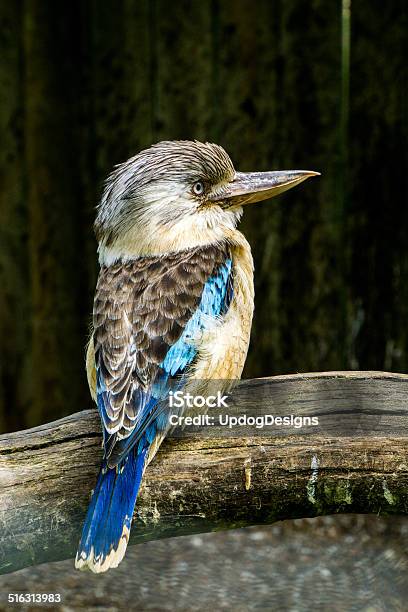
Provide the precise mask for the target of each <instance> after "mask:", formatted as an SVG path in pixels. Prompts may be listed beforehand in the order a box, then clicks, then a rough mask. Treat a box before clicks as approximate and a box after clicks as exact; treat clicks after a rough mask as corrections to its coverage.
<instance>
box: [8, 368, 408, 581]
mask: <svg viewBox="0 0 408 612" xmlns="http://www.w3.org/2000/svg"><path fill="white" fill-rule="evenodd" d="M407 402H408V376H406V375H403V374H388V373H384V372H328V373H316V374H296V375H289V376H275V377H272V378H265V379H255V380H249V381H245V382H243V383H241V384H240V385H239V386H238V387H237V389H236V390H235V391H234V393H233V396H232V407H231V408H230V410H229V414H230V415H242V414H247V415H255V416H259V415H263V414H272V415H275V416H276V415H281V416H285V415H291V414H293V415H296V416H318V419H319V426H309V427H303V428H299V429H295V428H294V427H293V426H292V427H283V426H275V427H268V428H264V429H257V428H256V427H255V426H252V427H249V426H247V427H244V426H243V427H235V428H233V429H231V430H228V428H226V427H219V426H214V427H213V428H211V436H210V435H207V436H206V437H204V436H203V435H200V433H195V434H190V435H189V436H187V437H186V436H184V437H181V438H180V437H179V438H178V437H173V438H171V439H168V440H166V441H165V442H164V443H163V445H162V447H161V449H160V451H159V453H158V455H157V456H156V458H155V460H154V461H153V462H152V464H151V465H150V466H149V467H148V469H147V471H146V475H145V478H144V483H143V485H142V488H141V491H140V495H139V499H138V503H137V508H136V513H135V519H134V526H133V531H132V538H131V542H132V543H133V544H135V543H138V542H142V541H146V540H155V539H159V538H166V537H171V536H176V535H185V534H192V533H203V532H208V531H213V530H219V529H229V528H234V527H244V526H246V525H256V524H263V523H272V522H274V521H277V520H282V519H291V518H298V517H311V516H318V515H324V514H333V513H337V512H357V513H376V514H378V513H393V514H407V513H408V443H407V442H408V418H407V414H408V412H407ZM184 433H185V434H186V430H185V431H184ZM238 436H239V437H238ZM100 456H101V436H100V426H99V417H98V415H97V412H96V411H93V410H88V411H85V412H80V413H77V414H73V415H71V416H69V417H66V418H64V419H61V420H59V421H56V422H54V423H48V424H46V425H42V426H40V427H36V428H34V429H30V430H27V431H22V432H17V433H12V434H6V435H3V436H1V437H0V534H1V540H0V573H7V572H11V571H15V570H17V569H20V568H22V567H27V566H30V565H36V564H39V563H44V562H49V561H56V560H61V559H67V558H69V557H73V556H74V554H75V550H76V546H77V543H78V540H79V536H80V530H81V527H82V521H83V518H84V515H85V511H86V508H87V504H88V501H89V496H90V491H91V489H92V487H93V486H94V483H95V478H96V474H97V471H98V465H99V461H100Z"/></svg>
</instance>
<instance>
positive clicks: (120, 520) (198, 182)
mask: <svg viewBox="0 0 408 612" xmlns="http://www.w3.org/2000/svg"><path fill="white" fill-rule="evenodd" d="M318 174H319V173H318V172H314V171H308V170H285V171H270V172H238V171H236V170H235V168H234V165H233V163H232V161H231V158H230V157H229V155H228V154H227V152H226V151H225V150H224V148H222V147H221V146H220V145H217V144H213V143H208V142H198V141H196V140H194V141H189V140H178V141H177V140H173V141H171V140H169V141H163V142H159V143H157V144H153V145H152V146H150V147H149V148H147V149H144V150H142V151H140V152H139V153H138V154H137V155H135V156H134V157H131V158H130V159H129V160H127V161H125V162H124V163H122V164H119V165H117V166H116V167H115V168H114V170H113V172H112V173H111V174H110V175H109V176H108V178H107V179H106V182H105V184H104V189H103V193H102V197H101V200H100V203H99V204H98V206H97V213H96V219H95V224H94V229H95V234H96V238H97V241H98V254H99V264H100V271H99V276H98V280H97V286H96V290H95V298H94V306H93V317H92V328H93V331H92V334H91V338H90V341H89V343H88V348H87V353H86V370H87V378H88V384H89V388H90V392H91V396H92V398H93V400H94V401H95V402H96V404H97V408H98V411H99V415H100V419H101V426H102V433H103V440H102V446H103V456H102V459H101V467H100V471H99V475H98V477H97V482H96V485H95V488H94V490H93V493H92V497H91V501H90V503H89V507H88V511H87V515H86V518H85V522H84V525H83V530H82V536H81V539H80V543H79V546H78V551H77V554H76V558H75V567H76V568H78V569H80V570H84V569H88V570H91V571H92V572H94V573H100V572H105V571H107V570H109V569H110V568H115V567H117V566H118V565H119V563H120V562H121V561H122V559H123V557H124V555H125V551H126V547H127V544H128V541H129V534H130V529H131V523H132V517H133V514H134V509H135V504H136V498H137V495H138V491H139V488H140V484H141V482H142V478H143V475H144V472H145V470H146V467H147V466H148V464H149V463H150V462H151V461H152V459H153V457H154V456H155V454H156V452H157V450H158V448H159V446H160V444H161V442H162V441H163V439H164V438H165V436H166V435H167V434H168V432H169V431H170V429H171V427H170V424H169V410H168V409H166V398H168V396H169V393H170V390H171V389H174V388H177V389H181V390H183V391H188V390H190V389H197V385H198V387H199V388H200V389H201V390H202V391H204V392H205V390H206V384H207V382H206V381H208V384H209V381H215V380H216V381H218V382H219V384H220V385H221V387H222V389H223V390H224V389H226V390H230V389H231V388H232V386H233V384H234V383H235V382H236V381H238V380H239V379H240V377H241V374H242V370H243V367H244V363H245V359H246V355H247V351H248V345H249V339H250V332H251V325H252V317H253V310H254V281H253V274H254V265H253V258H252V254H251V248H250V245H249V243H248V242H247V240H246V238H245V237H244V235H243V234H242V233H241V232H240V231H239V230H238V229H237V224H238V222H239V220H240V218H241V215H242V212H243V208H244V207H246V206H248V205H251V204H253V203H256V202H260V201H262V200H267V199H270V198H272V197H274V196H276V195H278V194H280V193H283V192H284V191H286V190H288V189H291V188H292V187H294V186H295V185H298V184H299V183H301V182H302V181H305V180H306V179H308V178H310V177H313V176H316V175H318ZM198 381H199V382H198Z"/></svg>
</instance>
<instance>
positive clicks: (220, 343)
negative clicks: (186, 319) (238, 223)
mask: <svg viewBox="0 0 408 612" xmlns="http://www.w3.org/2000/svg"><path fill="white" fill-rule="evenodd" d="M231 245H232V246H231V255H232V264H233V279H234V280H233V282H234V290H233V298H232V301H231V304H230V307H229V309H228V311H227V313H226V314H225V315H224V316H223V317H222V318H221V319H220V320H219V321H217V322H215V323H214V325H213V326H211V327H210V328H209V329H208V330H207V331H206V332H205V333H204V334H203V338H202V339H201V341H200V344H199V347H198V355H197V360H196V364H195V367H194V370H193V372H192V374H191V378H194V379H195V380H197V379H199V380H202V381H205V380H237V379H239V378H240V377H241V374H242V370H243V368H244V364H245V359H246V356H247V352H248V346H249V339H250V334H251V325H252V316H253V311H254V283H253V259H252V254H251V249H250V246H249V244H248V242H247V240H246V239H245V238H244V236H243V235H242V234H241V233H240V232H238V231H237V230H235V231H234V234H233V238H232V239H231Z"/></svg>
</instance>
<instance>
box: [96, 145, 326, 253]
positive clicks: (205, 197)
mask: <svg viewBox="0 0 408 612" xmlns="http://www.w3.org/2000/svg"><path fill="white" fill-rule="evenodd" d="M317 174H318V173H317V172H312V171H308V170H288V171H277V172H247V173H244V172H236V171H235V169H234V166H233V164H232V161H231V159H230V157H229V156H228V154H227V153H226V152H225V151H224V149H223V148H222V147H220V146H218V145H216V144H211V143H201V142H197V141H187V140H185V141H184V140H183V141H164V142H159V143H158V144H155V145H153V146H151V147H150V148H149V149H145V150H144V151H141V152H140V153H138V154H137V155H136V156H135V157H132V158H131V159H129V160H128V161H126V162H124V163H123V164H120V165H119V166H117V167H116V168H115V170H114V171H113V172H112V174H111V175H110V176H109V177H108V179H107V181H106V184H105V189H104V192H103V195H102V199H101V203H100V205H99V206H98V213H97V217H96V221H95V230H96V235H97V238H98V241H99V250H100V256H101V262H102V263H111V262H113V261H115V260H117V259H119V258H126V257H135V256H140V255H153V254H155V255H156V254H164V253H168V252H171V251H178V250H181V249H186V248H191V247H195V246H199V245H203V244H209V243H214V242H217V241H220V240H223V239H225V238H226V237H228V236H229V235H230V234H231V232H233V231H234V229H235V227H236V224H237V222H238V220H239V218H240V216H241V214H242V206H244V205H246V204H251V203H254V202H259V201H261V200H266V199H269V198H271V197H273V196H275V195H278V194H280V193H282V192H284V191H286V190H287V189H290V188H291V187H294V186H295V185H297V184H298V183H301V182H302V181H304V180H306V179H307V178H309V177H311V176H315V175H317Z"/></svg>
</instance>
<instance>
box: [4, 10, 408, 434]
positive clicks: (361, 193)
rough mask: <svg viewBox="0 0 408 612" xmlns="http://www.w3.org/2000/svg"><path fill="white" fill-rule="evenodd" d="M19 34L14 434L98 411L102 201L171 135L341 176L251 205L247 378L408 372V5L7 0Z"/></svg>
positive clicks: (14, 48) (8, 390)
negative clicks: (89, 365) (92, 351)
mask: <svg viewBox="0 0 408 612" xmlns="http://www.w3.org/2000/svg"><path fill="white" fill-rule="evenodd" d="M0 20H1V29H0V58H1V60H0V96H1V103H0V143H1V145H0V245H1V247H0V274H1V280H0V286H1V293H0V326H1V327H0V338H1V340H0V355H1V362H0V375H1V384H0V427H1V429H2V430H3V431H4V430H13V429H21V428H23V427H27V426H32V425H35V424H38V423H40V422H44V421H49V420H51V419H54V418H58V417H60V416H62V415H64V414H67V413H70V412H75V411H78V410H82V409H84V408H88V407H90V398H89V394H88V390H87V384H86V377H85V373H84V345H85V343H86V340H87V335H88V327H89V323H90V313H91V311H92V298H93V291H94V287H95V281H96V276H97V271H98V266H97V257H96V244H95V241H94V237H93V232H92V222H93V218H94V207H95V205H96V203H97V202H98V197H99V194H100V189H101V183H102V181H103V179H104V177H105V176H106V174H107V173H108V172H109V171H110V170H111V169H112V166H113V165H114V164H115V163H118V162H121V161H123V160H125V159H126V158H128V157H129V156H131V155H134V154H135V153H136V152H137V151H139V150H140V149H141V148H143V147H146V146H148V145H150V144H151V143H152V142H155V141H158V140H161V139H175V138H186V139H193V138H196V139H199V140H210V141H215V142H218V143H220V144H221V145H223V146H224V147H225V148H226V149H227V151H228V152H229V153H230V155H231V157H232V159H233V161H234V162H235V165H236V167H237V168H238V169H241V170H266V169H288V168H310V169H314V170H319V171H321V172H322V177H321V178H319V179H316V180H314V181H311V182H309V183H307V184H306V185H303V186H302V187H301V188H298V189H296V190H294V191H293V193H292V192H291V193H288V194H287V195H285V196H282V197H280V198H279V199H277V200H275V201H273V202H271V203H265V204H263V205H261V206H257V207H254V208H253V209H252V208H249V209H248V210H247V211H246V214H245V218H244V221H243V223H242V229H243V231H244V232H245V233H246V235H247V237H248V239H249V241H250V242H251V244H252V247H253V252H254V256H255V264H256V315H255V321H254V328H253V336H252V343H251V348H250V353H249V358H248V362H247V366H246V370H245V375H246V376H247V377H254V376H264V375H269V374H276V373H287V372H294V371H310V370H333V369H379V370H394V371H407V370H408V324H407V322H408V282H407V281H408V247H407V232H408V205H407V192H406V170H407V138H406V136H407V105H406V97H407V95H406V94H407V90H406V84H407V67H406V66H407V60H406V58H407V57H408V49H407V3H406V1H405V0H393V1H391V2H382V1H379V0H356V1H355V2H353V3H352V5H351V9H350V2H349V0H343V2H342V1H341V0H338V1H332V2H327V1H324V0H273V1H271V0H257V1H256V2H255V1H254V0H222V1H221V0H202V1H199V0H193V1H188V0H177V1H176V2H172V3H169V2H168V1H167V0H150V1H149V0H116V1H114V0H103V1H102V0H100V1H96V0H94V1H91V0H71V1H70V2H64V1H60V2H54V1H51V0H49V1H48V0H26V1H23V0H16V1H11V0H5V1H3V2H1V4H0Z"/></svg>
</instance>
